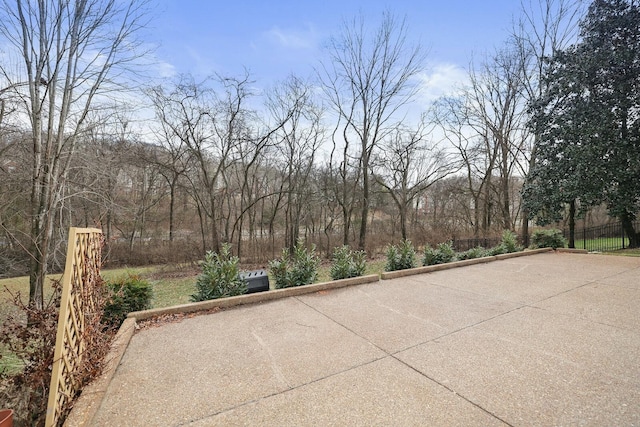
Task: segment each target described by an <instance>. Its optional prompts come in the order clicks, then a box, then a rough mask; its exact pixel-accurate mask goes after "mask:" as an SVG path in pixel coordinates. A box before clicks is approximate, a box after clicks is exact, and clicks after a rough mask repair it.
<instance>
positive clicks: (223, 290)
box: [191, 243, 247, 301]
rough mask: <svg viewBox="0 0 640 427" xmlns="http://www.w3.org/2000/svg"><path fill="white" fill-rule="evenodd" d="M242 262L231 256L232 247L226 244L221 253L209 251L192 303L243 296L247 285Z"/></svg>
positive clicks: (192, 296) (203, 263)
mask: <svg viewBox="0 0 640 427" xmlns="http://www.w3.org/2000/svg"><path fill="white" fill-rule="evenodd" d="M239 262H240V260H239V259H238V257H236V256H232V255H231V245H229V244H228V243H225V244H223V245H222V248H221V249H220V253H219V254H218V253H216V252H212V251H208V252H207V253H206V255H205V258H204V261H203V262H202V273H201V274H200V276H198V280H197V281H196V289H197V292H196V293H195V294H193V295H191V301H206V300H211V299H217V298H226V297H232V296H236V295H242V294H245V293H246V292H247V283H246V282H245V280H244V279H242V278H241V277H240V267H239Z"/></svg>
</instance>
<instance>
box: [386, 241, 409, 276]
mask: <svg viewBox="0 0 640 427" xmlns="http://www.w3.org/2000/svg"><path fill="white" fill-rule="evenodd" d="M414 267H416V250H415V248H414V247H413V244H412V243H411V241H410V240H403V241H401V242H400V244H399V245H398V246H396V245H391V246H389V247H388V248H387V265H386V267H385V270H386V271H396V270H406V269H408V268H414Z"/></svg>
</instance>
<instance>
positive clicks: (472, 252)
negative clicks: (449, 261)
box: [457, 246, 487, 261]
mask: <svg viewBox="0 0 640 427" xmlns="http://www.w3.org/2000/svg"><path fill="white" fill-rule="evenodd" d="M485 256H487V250H486V249H485V248H483V247H481V246H476V247H475V248H471V249H469V250H467V251H464V252H460V253H458V255H457V258H458V259H459V260H461V261H462V260H465V259H475V258H482V257H485Z"/></svg>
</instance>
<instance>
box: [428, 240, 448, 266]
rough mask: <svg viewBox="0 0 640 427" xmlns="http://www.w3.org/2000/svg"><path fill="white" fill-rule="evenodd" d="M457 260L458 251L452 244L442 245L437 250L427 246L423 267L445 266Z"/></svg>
mask: <svg viewBox="0 0 640 427" xmlns="http://www.w3.org/2000/svg"><path fill="white" fill-rule="evenodd" d="M455 260H456V251H455V250H454V249H453V244H452V243H451V242H445V243H440V244H439V245H438V246H437V247H436V248H435V249H434V248H432V247H430V246H427V247H425V248H424V256H423V258H422V265H436V264H445V263H447V262H452V261H455Z"/></svg>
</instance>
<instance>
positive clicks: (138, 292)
mask: <svg viewBox="0 0 640 427" xmlns="http://www.w3.org/2000/svg"><path fill="white" fill-rule="evenodd" d="M105 285H106V290H107V297H106V303H105V306H104V314H103V317H102V321H103V323H104V324H105V325H106V326H108V327H115V328H118V327H120V325H121V324H122V322H124V319H125V318H126V317H127V314H129V313H131V312H133V311H140V310H146V309H148V308H150V307H151V298H152V297H153V290H152V286H151V284H150V283H149V282H147V281H146V280H143V279H141V278H140V277H139V276H137V275H128V276H124V277H121V278H119V279H117V280H114V281H109V282H106V283H105Z"/></svg>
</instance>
